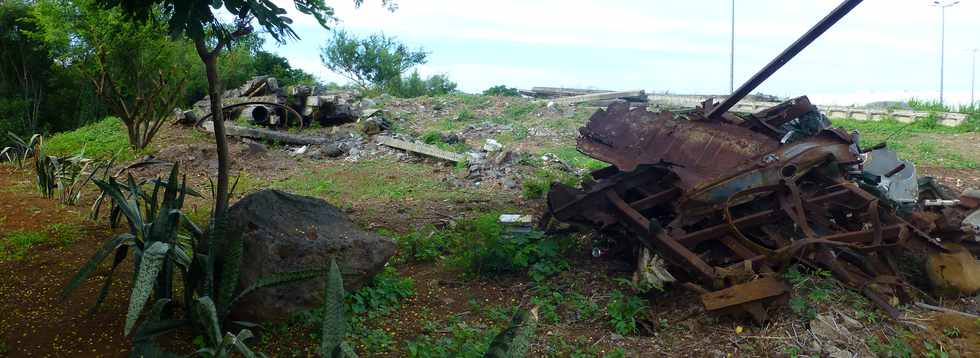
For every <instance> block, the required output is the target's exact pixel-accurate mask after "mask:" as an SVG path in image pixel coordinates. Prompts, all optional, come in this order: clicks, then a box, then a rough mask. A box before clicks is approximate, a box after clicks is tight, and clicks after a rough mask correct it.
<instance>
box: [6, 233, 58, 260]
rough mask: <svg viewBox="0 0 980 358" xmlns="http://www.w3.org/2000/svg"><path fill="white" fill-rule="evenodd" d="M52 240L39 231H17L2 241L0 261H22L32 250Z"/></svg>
mask: <svg viewBox="0 0 980 358" xmlns="http://www.w3.org/2000/svg"><path fill="white" fill-rule="evenodd" d="M49 241H51V238H49V237H48V235H46V234H45V233H43V232H39V231H15V232H12V233H9V234H7V236H6V237H4V238H3V240H0V261H20V260H23V259H24V258H25V257H27V253H28V252H29V251H30V249H31V248H33V247H35V246H37V245H40V244H43V243H46V242H49Z"/></svg>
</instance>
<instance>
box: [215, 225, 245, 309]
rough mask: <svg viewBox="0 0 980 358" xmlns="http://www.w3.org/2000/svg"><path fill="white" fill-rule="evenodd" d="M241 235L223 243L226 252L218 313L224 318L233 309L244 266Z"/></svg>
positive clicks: (226, 239) (220, 282)
mask: <svg viewBox="0 0 980 358" xmlns="http://www.w3.org/2000/svg"><path fill="white" fill-rule="evenodd" d="M242 241H243V240H242V237H241V235H236V236H235V237H226V238H225V240H224V241H223V245H222V246H224V249H225V252H224V255H223V257H222V264H221V280H220V281H219V284H220V288H219V290H218V313H219V314H220V315H221V317H224V316H225V315H226V314H227V313H228V310H229V309H231V301H232V300H233V298H234V297H235V290H236V289H237V288H238V275H239V273H240V269H241V266H242V251H243V250H244V247H243V246H244V243H243V242H242Z"/></svg>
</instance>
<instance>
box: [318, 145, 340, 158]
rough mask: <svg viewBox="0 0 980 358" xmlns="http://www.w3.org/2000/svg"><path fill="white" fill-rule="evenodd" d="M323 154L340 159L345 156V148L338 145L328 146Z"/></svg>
mask: <svg viewBox="0 0 980 358" xmlns="http://www.w3.org/2000/svg"><path fill="white" fill-rule="evenodd" d="M323 154H326V155H327V156H328V157H331V158H336V157H339V156H341V155H343V154H344V146H342V145H340V144H337V143H330V144H327V146H326V147H324V148H323Z"/></svg>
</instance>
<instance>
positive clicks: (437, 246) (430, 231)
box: [382, 225, 453, 262]
mask: <svg viewBox="0 0 980 358" xmlns="http://www.w3.org/2000/svg"><path fill="white" fill-rule="evenodd" d="M382 235H384V236H388V237H392V238H393V239H394V240H395V242H396V243H398V253H399V256H398V258H399V259H400V260H401V261H404V262H408V261H414V262H430V261H435V260H436V259H439V258H441V257H442V256H443V255H445V253H446V252H448V250H449V249H450V245H451V243H452V242H451V240H452V238H453V237H452V236H451V235H449V234H447V233H446V232H443V231H440V230H437V229H436V228H435V227H434V226H432V225H426V226H425V227H423V228H422V229H421V230H414V231H412V232H410V233H408V234H404V235H396V234H393V233H389V232H383V233H382Z"/></svg>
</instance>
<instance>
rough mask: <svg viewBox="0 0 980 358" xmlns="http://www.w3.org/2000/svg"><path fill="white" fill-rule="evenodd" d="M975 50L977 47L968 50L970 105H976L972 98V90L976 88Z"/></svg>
mask: <svg viewBox="0 0 980 358" xmlns="http://www.w3.org/2000/svg"><path fill="white" fill-rule="evenodd" d="M977 50H980V49H978V48H971V49H969V50H967V51H970V53H971V54H970V107H973V106H975V105H976V102H975V101H974V99H973V90H974V88H976V84H977Z"/></svg>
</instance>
